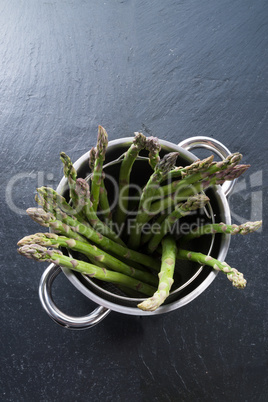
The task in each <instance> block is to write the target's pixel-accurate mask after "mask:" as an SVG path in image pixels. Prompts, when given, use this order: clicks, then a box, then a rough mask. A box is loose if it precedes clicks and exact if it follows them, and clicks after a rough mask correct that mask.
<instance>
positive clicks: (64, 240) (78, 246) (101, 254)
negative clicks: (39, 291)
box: [18, 233, 158, 286]
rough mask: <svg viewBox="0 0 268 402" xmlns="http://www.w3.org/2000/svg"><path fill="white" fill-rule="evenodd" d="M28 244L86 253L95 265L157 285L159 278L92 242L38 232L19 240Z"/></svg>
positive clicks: (20, 244)
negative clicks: (136, 267)
mask: <svg viewBox="0 0 268 402" xmlns="http://www.w3.org/2000/svg"><path fill="white" fill-rule="evenodd" d="M26 244H38V245H40V246H43V247H53V248H59V247H65V248H67V249H71V250H73V251H77V252H79V253H82V254H84V255H85V256H86V257H88V258H89V259H90V260H91V261H93V264H95V265H98V263H100V265H101V266H105V267H107V268H110V269H112V270H113V271H116V272H120V273H122V274H125V275H128V276H131V277H133V278H136V279H139V280H141V281H143V282H145V283H148V284H149V285H152V286H157V283H158V281H157V278H156V277H155V276H154V275H152V274H150V273H149V272H144V271H140V270H137V269H135V268H133V267H132V266H130V265H128V264H125V263H124V262H122V261H120V260H118V259H117V258H115V257H113V256H112V255H110V254H108V253H106V252H105V251H103V250H101V249H99V248H98V247H96V246H94V245H92V244H90V243H83V242H80V241H78V240H75V239H70V238H68V237H65V236H59V235H57V234H56V233H36V234H34V235H30V236H25V237H24V238H23V239H21V240H20V241H19V242H18V246H19V247H22V246H24V245H26Z"/></svg>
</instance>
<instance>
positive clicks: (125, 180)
mask: <svg viewBox="0 0 268 402" xmlns="http://www.w3.org/2000/svg"><path fill="white" fill-rule="evenodd" d="M145 145H146V137H145V136H144V135H143V134H142V133H135V137H134V139H133V143H132V144H131V146H130V147H129V149H128V150H127V151H126V152H125V154H124V158H123V160H122V162H121V166H120V172H119V181H118V194H119V199H118V205H117V208H116V211H115V221H116V223H117V224H118V226H119V227H120V226H121V225H123V224H124V223H125V220H126V215H127V212H128V194H129V180H130V174H131V170H132V166H133V164H134V162H135V160H136V158H137V156H138V155H139V152H140V151H141V150H142V149H143V148H144V147H145Z"/></svg>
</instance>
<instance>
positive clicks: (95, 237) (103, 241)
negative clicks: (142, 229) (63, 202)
mask: <svg viewBox="0 0 268 402" xmlns="http://www.w3.org/2000/svg"><path fill="white" fill-rule="evenodd" d="M26 212H27V213H28V215H29V216H30V217H31V218H32V219H33V220H34V221H36V222H37V223H39V224H41V225H42V226H45V227H52V228H53V227H57V226H59V225H60V224H62V223H65V224H66V225H68V226H70V227H71V229H72V230H73V231H75V232H77V233H79V234H80V235H82V236H84V237H85V238H86V239H88V240H90V241H92V242H93V243H96V244H97V245H99V246H100V247H101V248H102V249H103V250H105V251H107V252H111V253H113V254H116V255H117V256H118V257H122V258H126V259H128V260H131V261H135V262H138V263H140V264H142V265H145V266H146V267H149V268H151V269H154V270H158V269H159V261H158V260H157V259H155V258H152V257H151V256H148V255H145V254H142V253H139V252H137V251H134V250H130V249H128V248H127V247H124V246H121V245H120V244H118V243H115V242H114V241H113V240H111V239H109V238H107V237H104V236H103V235H102V234H100V233H98V232H97V231H96V230H94V229H93V228H91V227H89V226H85V225H83V224H82V223H81V222H79V221H78V220H77V219H75V218H74V217H71V216H69V215H67V214H65V213H64V212H62V211H60V210H58V211H57V215H56V216H53V215H52V214H51V213H50V214H47V213H46V212H45V211H44V210H42V209H40V208H28V209H27V211H26ZM68 237H69V236H68Z"/></svg>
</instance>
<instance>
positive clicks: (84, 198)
mask: <svg viewBox="0 0 268 402" xmlns="http://www.w3.org/2000/svg"><path fill="white" fill-rule="evenodd" d="M76 193H77V196H78V197H79V199H80V200H81V201H80V202H81V203H82V205H83V210H82V211H83V213H84V215H85V217H86V219H87V220H88V222H89V223H90V224H91V226H92V227H93V228H94V229H95V230H96V231H97V232H99V233H101V234H102V235H104V236H106V237H108V238H109V239H112V240H113V241H115V242H117V243H119V244H121V245H123V246H124V245H125V244H124V242H123V240H121V239H120V237H119V236H118V234H117V233H115V232H114V231H113V229H112V228H111V227H110V226H108V225H107V224H106V223H104V222H102V221H101V220H100V219H99V217H98V215H97V214H96V212H95V211H94V209H93V205H92V202H91V201H90V191H89V185H88V183H87V182H86V180H84V179H82V178H79V179H77V180H76Z"/></svg>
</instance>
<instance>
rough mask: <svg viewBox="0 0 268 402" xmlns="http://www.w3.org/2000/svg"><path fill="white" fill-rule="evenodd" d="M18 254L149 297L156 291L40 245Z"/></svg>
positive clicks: (122, 275) (134, 280) (23, 249)
mask: <svg viewBox="0 0 268 402" xmlns="http://www.w3.org/2000/svg"><path fill="white" fill-rule="evenodd" d="M18 252H19V253H20V254H21V255H23V256H25V257H27V258H30V259H33V260H36V261H48V262H53V263H54V264H56V265H60V266H61V267H66V268H70V269H72V270H74V271H78V272H80V273H82V274H86V275H88V276H90V278H96V279H100V280H102V281H106V282H112V283H115V284H118V285H124V286H126V287H128V288H131V289H134V290H138V291H139V292H141V293H143V294H145V295H148V296H151V295H152V294H153V292H154V291H155V288H154V287H153V286H151V285H147V284H145V283H143V282H141V281H139V280H138V279H135V278H131V277H130V276H127V275H124V274H121V273H119V272H114V271H109V270H107V269H106V268H100V267H98V266H96V265H93V264H89V263H87V262H84V261H80V260H76V259H74V258H71V257H68V256H65V255H63V253H62V252H61V251H59V250H57V249H56V250H54V249H53V250H48V249H47V248H46V247H42V246H40V245H38V244H30V245H28V244H27V245H25V246H22V247H20V248H19V249H18Z"/></svg>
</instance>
